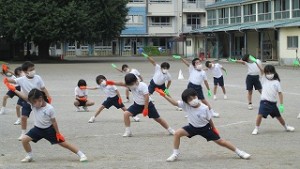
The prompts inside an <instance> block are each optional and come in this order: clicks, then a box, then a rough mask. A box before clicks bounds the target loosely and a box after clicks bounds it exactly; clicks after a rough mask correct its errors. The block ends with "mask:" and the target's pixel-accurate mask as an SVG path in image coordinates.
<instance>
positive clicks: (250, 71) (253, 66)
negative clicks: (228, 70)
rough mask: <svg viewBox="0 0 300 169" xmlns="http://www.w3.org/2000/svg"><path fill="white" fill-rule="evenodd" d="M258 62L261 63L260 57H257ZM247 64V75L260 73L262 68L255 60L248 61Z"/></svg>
mask: <svg viewBox="0 0 300 169" xmlns="http://www.w3.org/2000/svg"><path fill="white" fill-rule="evenodd" d="M256 62H257V64H259V65H261V61H260V60H259V59H256ZM246 65H247V66H248V72H247V75H259V74H260V69H259V68H258V66H257V65H256V63H254V62H250V63H248V62H246Z"/></svg>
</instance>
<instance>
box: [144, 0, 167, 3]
mask: <svg viewBox="0 0 300 169" xmlns="http://www.w3.org/2000/svg"><path fill="white" fill-rule="evenodd" d="M149 2H150V3H151V2H154V3H171V2H172V0H149Z"/></svg>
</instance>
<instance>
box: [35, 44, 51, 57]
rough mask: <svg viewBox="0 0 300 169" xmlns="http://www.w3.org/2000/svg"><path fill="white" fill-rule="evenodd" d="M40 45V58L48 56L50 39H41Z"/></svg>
mask: <svg viewBox="0 0 300 169" xmlns="http://www.w3.org/2000/svg"><path fill="white" fill-rule="evenodd" d="M38 47H39V58H40V59H46V58H48V57H49V48H50V42H49V41H41V42H39V43H38Z"/></svg>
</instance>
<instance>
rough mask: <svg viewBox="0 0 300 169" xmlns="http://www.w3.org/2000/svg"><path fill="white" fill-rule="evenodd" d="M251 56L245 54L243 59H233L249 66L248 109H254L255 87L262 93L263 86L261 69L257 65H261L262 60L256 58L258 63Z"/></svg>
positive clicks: (247, 82)
mask: <svg viewBox="0 0 300 169" xmlns="http://www.w3.org/2000/svg"><path fill="white" fill-rule="evenodd" d="M250 56H251V55H249V54H245V55H244V57H243V58H242V60H232V61H233V62H237V63H242V64H243V65H246V66H247V67H248V73H247V78H246V90H248V95H247V98H248V109H249V110H252V109H253V105H252V93H253V87H254V88H255V90H258V92H259V93H261V89H262V86H261V83H260V81H259V73H260V70H259V68H258V66H257V65H261V61H260V60H259V59H256V60H257V63H254V62H253V61H251V60H250V59H249V58H250ZM251 57H253V56H251ZM253 58H254V57H253Z"/></svg>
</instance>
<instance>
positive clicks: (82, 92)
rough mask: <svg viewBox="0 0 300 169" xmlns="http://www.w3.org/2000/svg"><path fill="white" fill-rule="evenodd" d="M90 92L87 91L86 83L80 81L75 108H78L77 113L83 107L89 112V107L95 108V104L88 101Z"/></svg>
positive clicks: (76, 92) (76, 89)
mask: <svg viewBox="0 0 300 169" xmlns="http://www.w3.org/2000/svg"><path fill="white" fill-rule="evenodd" d="M87 95H88V91H87V90H86V82H85V80H83V79H80V80H79V81H78V83H77V87H75V97H76V98H75V101H74V106H75V107H76V108H77V110H76V111H77V112H79V111H80V107H81V106H82V108H83V110H84V111H87V112H88V111H89V109H88V108H87V107H88V106H93V105H94V104H95V102H93V101H92V100H88V99H87Z"/></svg>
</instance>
